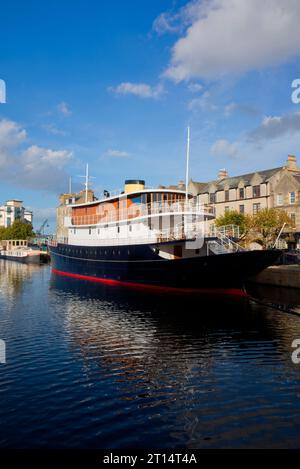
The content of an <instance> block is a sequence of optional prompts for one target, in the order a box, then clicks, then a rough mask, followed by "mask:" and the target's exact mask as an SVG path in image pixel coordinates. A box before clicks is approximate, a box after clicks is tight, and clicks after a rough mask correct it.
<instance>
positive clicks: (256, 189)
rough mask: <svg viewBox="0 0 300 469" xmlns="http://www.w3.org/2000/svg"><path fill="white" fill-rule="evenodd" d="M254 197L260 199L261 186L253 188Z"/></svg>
mask: <svg viewBox="0 0 300 469" xmlns="http://www.w3.org/2000/svg"><path fill="white" fill-rule="evenodd" d="M253 197H260V186H253Z"/></svg>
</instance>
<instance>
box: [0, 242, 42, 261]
mask: <svg viewBox="0 0 300 469" xmlns="http://www.w3.org/2000/svg"><path fill="white" fill-rule="evenodd" d="M0 259H5V260H10V261H17V262H22V263H24V264H41V263H46V262H47V261H48V255H47V253H46V252H44V251H40V250H37V249H32V248H30V247H28V242H27V240H23V239H14V240H11V239H9V240H4V241H0Z"/></svg>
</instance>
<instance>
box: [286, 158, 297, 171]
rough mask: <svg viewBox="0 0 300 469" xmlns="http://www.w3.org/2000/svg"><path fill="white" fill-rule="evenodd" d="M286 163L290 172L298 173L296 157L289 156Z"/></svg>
mask: <svg viewBox="0 0 300 469" xmlns="http://www.w3.org/2000/svg"><path fill="white" fill-rule="evenodd" d="M286 163H287V165H286V166H287V169H288V170H290V171H297V170H298V168H297V158H296V156H294V155H288V157H287V161H286Z"/></svg>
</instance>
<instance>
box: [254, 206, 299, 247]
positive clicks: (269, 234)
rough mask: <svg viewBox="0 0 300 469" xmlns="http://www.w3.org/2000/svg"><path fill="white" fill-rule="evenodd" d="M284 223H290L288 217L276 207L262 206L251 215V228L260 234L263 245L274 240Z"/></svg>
mask: <svg viewBox="0 0 300 469" xmlns="http://www.w3.org/2000/svg"><path fill="white" fill-rule="evenodd" d="M284 223H286V224H287V225H289V224H291V219H290V217H289V216H288V214H287V212H285V211H284V210H280V209H276V208H264V209H262V210H260V211H259V212H257V213H256V214H255V215H253V217H252V229H253V230H254V231H255V232H257V233H259V234H260V236H261V240H262V243H263V245H264V246H268V245H270V244H271V243H273V242H274V241H275V239H276V237H277V236H278V234H279V232H280V230H281V228H282V226H283V224H284Z"/></svg>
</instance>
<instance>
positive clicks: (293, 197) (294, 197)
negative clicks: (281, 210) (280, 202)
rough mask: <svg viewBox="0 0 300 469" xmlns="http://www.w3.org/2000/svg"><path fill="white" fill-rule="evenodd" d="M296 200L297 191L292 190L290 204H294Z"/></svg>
mask: <svg viewBox="0 0 300 469" xmlns="http://www.w3.org/2000/svg"><path fill="white" fill-rule="evenodd" d="M295 200H296V194H295V192H290V204H294V203H295Z"/></svg>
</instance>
